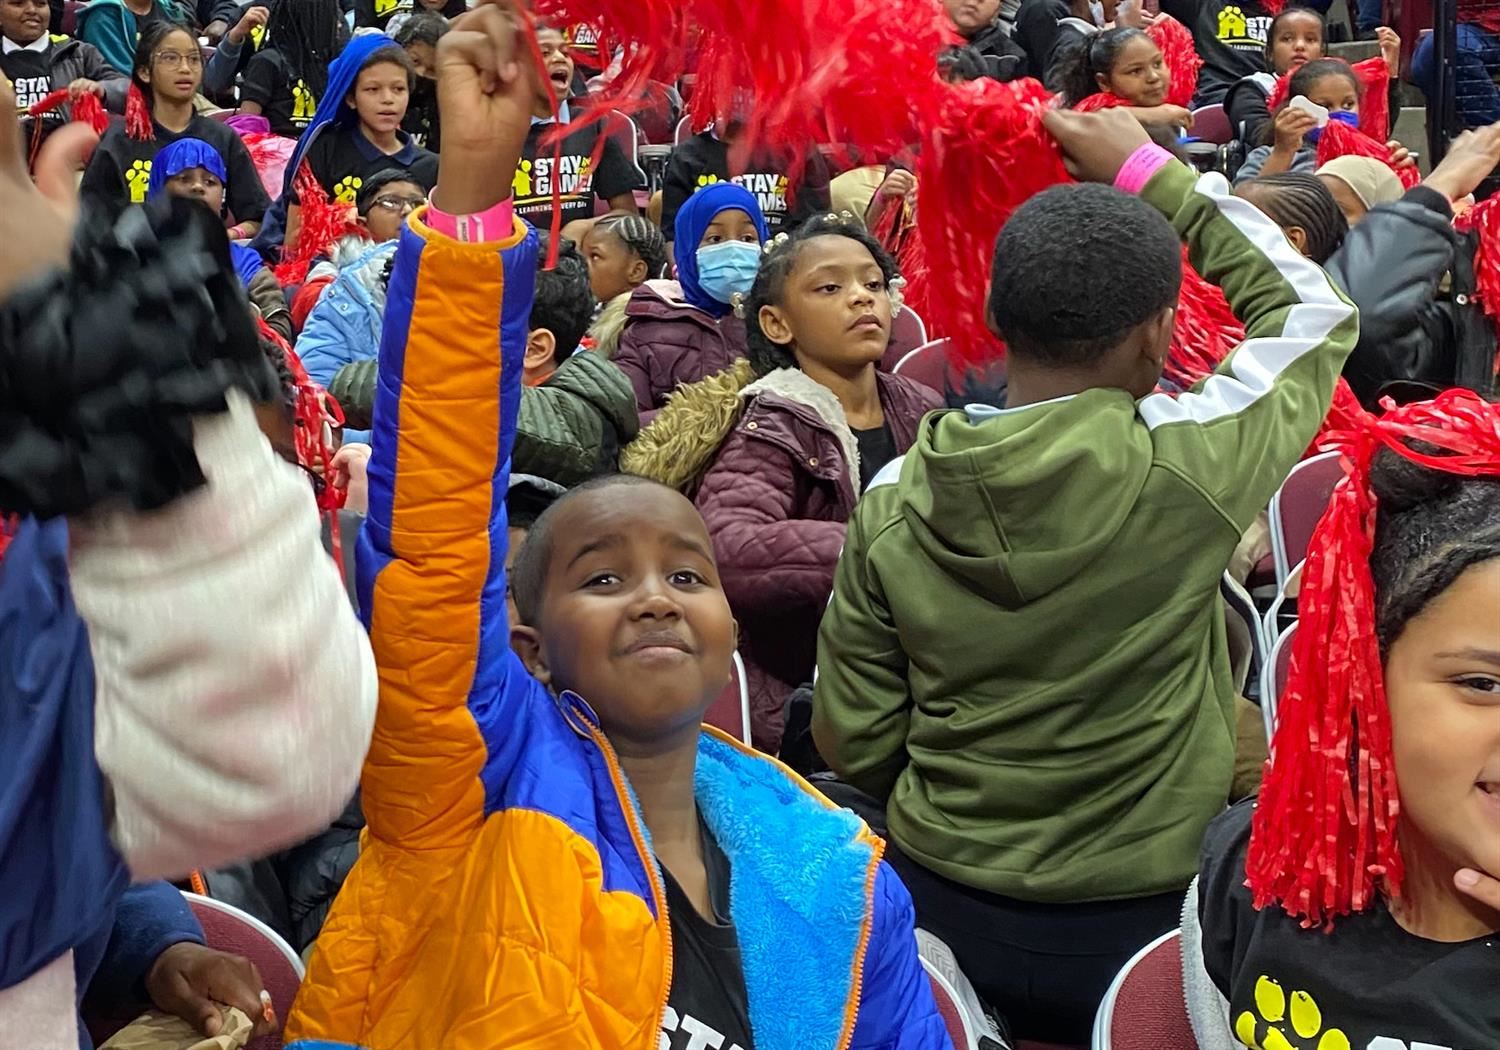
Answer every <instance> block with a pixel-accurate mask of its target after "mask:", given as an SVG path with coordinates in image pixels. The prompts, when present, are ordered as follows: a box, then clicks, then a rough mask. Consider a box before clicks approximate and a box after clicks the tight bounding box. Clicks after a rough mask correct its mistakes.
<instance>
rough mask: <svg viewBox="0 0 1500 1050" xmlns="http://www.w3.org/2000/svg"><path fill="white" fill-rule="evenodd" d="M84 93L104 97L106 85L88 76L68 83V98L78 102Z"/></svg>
mask: <svg viewBox="0 0 1500 1050" xmlns="http://www.w3.org/2000/svg"><path fill="white" fill-rule="evenodd" d="M84 95H94V96H96V97H98V98H103V97H104V85H103V84H101V83H99V81H97V80H90V79H89V78H88V77H79V78H78V79H77V80H75V81H73V82H72V83H71V84H69V85H68V98H70V99H71V100H73V101H74V102H77V101H78V100H79V99H80V98H82V97H83V96H84Z"/></svg>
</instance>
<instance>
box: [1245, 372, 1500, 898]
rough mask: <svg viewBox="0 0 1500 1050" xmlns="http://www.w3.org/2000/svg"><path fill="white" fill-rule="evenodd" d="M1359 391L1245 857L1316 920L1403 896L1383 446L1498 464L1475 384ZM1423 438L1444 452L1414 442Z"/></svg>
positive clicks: (1416, 456)
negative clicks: (1375, 570) (1386, 405)
mask: <svg viewBox="0 0 1500 1050" xmlns="http://www.w3.org/2000/svg"><path fill="white" fill-rule="evenodd" d="M1352 401H1353V398H1352V395H1348V396H1346V397H1345V399H1344V400H1343V402H1342V403H1341V404H1337V405H1336V406H1335V410H1334V413H1333V414H1332V417H1331V418H1332V420H1333V422H1334V423H1335V424H1337V425H1339V426H1340V429H1334V430H1331V431H1330V432H1329V433H1328V434H1327V435H1326V436H1327V438H1328V440H1329V442H1330V443H1331V444H1332V445H1333V446H1334V447H1335V448H1337V449H1338V451H1339V452H1340V453H1342V456H1343V462H1344V470H1345V473H1346V475H1347V477H1346V478H1345V480H1344V481H1342V482H1340V483H1339V485H1338V487H1337V488H1336V489H1335V490H1334V493H1333V498H1332V500H1331V501H1330V502H1329V506H1328V510H1327V512H1326V513H1325V514H1324V515H1323V518H1322V520H1321V521H1319V523H1318V527H1317V529H1316V530H1315V532H1314V533H1313V538H1312V543H1311V544H1310V546H1309V548H1308V556H1307V561H1306V563H1305V566H1304V568H1303V571H1302V587H1301V592H1300V594H1299V597H1298V602H1297V606H1298V626H1297V635H1296V638H1295V640H1294V642H1293V645H1292V663H1291V672H1290V676H1289V678H1288V680H1287V687H1286V690H1285V693H1284V695H1283V696H1282V698H1281V702H1280V703H1279V704H1278V706H1277V727H1276V736H1275V739H1274V740H1273V742H1272V747H1271V760H1270V762H1269V764H1268V765H1267V768H1266V775H1265V780H1264V782H1263V783H1262V786H1261V793H1260V802H1259V804H1258V805H1257V806H1256V810H1255V816H1254V824H1253V832H1252V834H1251V838H1250V848H1249V854H1248V856H1247V858H1246V864H1245V869H1246V876H1247V879H1246V885H1247V886H1249V887H1250V889H1251V890H1252V892H1253V894H1254V901H1255V906H1256V907H1257V908H1263V907H1265V906H1267V905H1268V904H1273V903H1274V904H1279V905H1280V906H1281V907H1282V908H1283V909H1284V910H1285V911H1286V912H1287V913H1288V914H1289V915H1292V916H1293V917H1295V918H1298V919H1300V920H1301V921H1302V924H1303V925H1304V926H1307V927H1314V926H1323V927H1325V928H1328V927H1331V926H1332V924H1333V921H1334V920H1335V919H1336V918H1337V917H1339V916H1341V915H1348V914H1351V913H1354V912H1359V911H1362V910H1364V909H1365V908H1367V907H1369V905H1370V904H1371V903H1372V901H1373V900H1374V897H1375V894H1376V893H1381V894H1384V895H1385V896H1387V897H1398V896H1400V893H1401V885H1402V880H1403V877H1404V869H1403V865H1402V858H1401V850H1400V844H1399V842H1398V840H1397V825H1398V818H1399V816H1400V812H1401V804H1400V795H1399V792H1398V786H1397V783H1396V773H1395V765H1394V762H1393V759H1392V744H1391V720H1390V713H1389V711H1388V710H1387V708H1386V702H1385V685H1384V679H1383V675H1382V668H1381V662H1380V650H1379V645H1378V642H1377V639H1376V637H1375V593H1374V583H1373V581H1372V580H1371V577H1370V550H1371V547H1372V545H1373V541H1374V532H1375V518H1376V505H1375V495H1374V493H1373V491H1372V490H1371V488H1370V481H1369V472H1370V464H1371V462H1372V461H1373V460H1374V458H1375V455H1376V453H1377V452H1378V451H1380V449H1381V448H1387V449H1391V450H1392V451H1394V452H1396V453H1398V454H1399V455H1402V456H1404V457H1406V458H1407V459H1410V460H1412V461H1414V462H1417V463H1420V464H1423V465H1424V466H1428V467H1431V468H1434V469H1437V470H1443V471H1447V472H1448V473H1452V474H1459V475H1464V476H1476V475H1496V474H1500V406H1497V405H1491V404H1488V403H1486V402H1485V401H1483V400H1482V399H1481V398H1480V397H1479V396H1478V395H1476V394H1474V393H1472V392H1470V391H1467V390H1449V391H1446V392H1444V393H1443V394H1441V395H1439V396H1438V398H1437V399H1436V400H1435V401H1430V402H1420V403H1417V404H1411V405H1404V406H1402V407H1400V408H1394V407H1393V408H1391V410H1390V411H1388V412H1387V413H1386V414H1385V415H1384V416H1382V417H1380V418H1379V419H1376V418H1375V417H1374V416H1371V415H1370V414H1369V413H1368V412H1365V411H1364V410H1363V409H1362V408H1360V407H1359V406H1358V405H1357V404H1352ZM1413 438H1420V439H1421V440H1422V441H1423V442H1426V443H1428V444H1430V445H1435V446H1437V448H1438V449H1440V450H1441V451H1442V453H1443V454H1440V455H1434V454H1426V453H1420V452H1416V451H1413V450H1412V448H1411V447H1410V446H1409V445H1408V444H1407V442H1408V441H1410V440H1411V439H1413Z"/></svg>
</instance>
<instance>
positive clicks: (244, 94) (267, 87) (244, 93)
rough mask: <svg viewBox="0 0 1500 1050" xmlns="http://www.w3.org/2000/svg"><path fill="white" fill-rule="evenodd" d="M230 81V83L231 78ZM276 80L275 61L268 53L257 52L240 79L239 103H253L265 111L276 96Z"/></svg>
mask: <svg viewBox="0 0 1500 1050" xmlns="http://www.w3.org/2000/svg"><path fill="white" fill-rule="evenodd" d="M215 57H217V56H215ZM230 79H231V82H232V81H233V77H232V76H231V78H230ZM278 79H279V77H278V76H277V69H276V59H274V58H272V57H271V53H270V52H269V51H261V52H258V53H257V54H256V55H255V56H254V57H252V58H251V59H250V62H249V64H248V65H246V66H245V75H244V76H243V77H242V78H241V79H240V101H241V102H254V103H255V104H256V105H258V106H260V108H261V109H262V110H265V109H266V108H267V107H268V106H270V104H271V97H272V96H273V95H274V94H276V82H277V80H278Z"/></svg>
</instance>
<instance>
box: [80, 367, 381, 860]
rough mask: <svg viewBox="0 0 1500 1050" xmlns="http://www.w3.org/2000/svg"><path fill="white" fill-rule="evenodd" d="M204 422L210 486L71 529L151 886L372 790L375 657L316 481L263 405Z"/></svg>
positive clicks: (123, 788)
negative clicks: (365, 785)
mask: <svg viewBox="0 0 1500 1050" xmlns="http://www.w3.org/2000/svg"><path fill="white" fill-rule="evenodd" d="M229 409H230V410H229V411H228V412H227V413H223V414H221V415H217V416H213V417H206V418H204V419H202V420H199V421H197V422H196V423H195V424H194V435H193V444H194V451H195V452H196V454H197V457H198V462H199V464H200V465H201V467H202V469H203V473H204V475H205V477H207V479H208V484H207V485H206V486H204V487H203V488H200V489H199V490H198V491H196V492H194V493H192V494H190V495H188V496H185V497H183V498H181V499H179V500H177V501H175V502H174V503H172V504H171V505H170V506H168V507H166V508H164V509H162V510H159V511H154V512H151V513H124V512H114V513H109V514H103V515H99V516H96V517H94V518H92V519H90V520H87V521H81V520H80V521H75V522H73V523H71V526H70V529H71V537H72V552H71V556H70V571H71V576H72V590H73V598H74V601H75V602H76V604H77V608H78V611H79V613H80V614H81V615H82V616H83V618H84V620H85V622H86V623H87V624H88V629H89V642H90V649H91V651H92V654H93V659H94V671H95V681H96V687H95V688H96V691H97V697H96V702H95V723H96V729H95V737H94V748H95V752H96V755H97V757H98V760H99V765H100V768H101V769H102V770H103V772H104V775H105V777H106V779H107V781H108V783H109V785H110V788H111V790H112V792H113V804H114V820H113V837H114V842H115V845H116V847H117V848H118V849H119V850H120V853H121V855H122V856H123V857H124V858H125V861H126V863H127V864H128V865H129V866H130V871H131V873H132V875H133V876H134V877H135V878H136V879H137V880H144V879H154V878H168V879H170V878H180V877H182V876H183V875H185V874H186V873H187V872H189V871H191V870H192V869H194V868H209V867H215V866H218V865H222V864H226V863H229V862H232V861H236V860H241V859H244V858H247V857H261V856H265V855H266V854H268V853H270V852H272V851H274V850H277V849H280V848H282V847H285V846H289V845H292V844H294V843H296V842H298V841H301V840H302V839H305V838H306V837H308V836H309V835H312V834H313V833H315V832H318V831H321V830H323V829H324V828H325V827H327V826H328V825H329V824H330V823H331V822H332V821H333V819H334V817H336V816H337V815H338V814H339V812H340V811H341V810H342V809H343V807H344V805H345V803H347V802H348V800H349V798H350V796H351V795H352V794H353V793H354V789H355V786H356V784H357V783H358V779H359V773H360V768H361V766H362V764H363V762H364V756H365V750H366V748H367V747H368V745H369V741H370V732H371V727H372V725H373V723H374V717H375V698H376V678H375V663H374V659H373V657H372V656H371V654H370V646H369V642H368V640H367V638H366V637H365V632H364V629H363V628H362V626H361V625H360V624H359V622H358V621H357V620H356V619H355V616H354V613H353V611H352V610H351V608H350V606H349V601H348V598H347V597H346V595H345V592H344V588H343V586H342V585H341V584H340V581H339V577H338V573H337V570H336V569H335V567H334V564H333V561H332V560H331V559H330V558H329V557H328V555H327V554H326V553H325V552H324V550H323V546H322V543H321V541H320V538H319V522H318V515H317V509H316V507H315V505H314V503H313V499H312V493H311V489H310V487H309V485H308V483H307V479H306V477H305V476H304V475H303V474H302V473H301V472H300V471H298V470H297V469H296V468H295V467H292V466H289V465H288V464H287V463H285V462H284V461H282V460H281V459H280V458H278V457H277V456H276V455H275V454H274V453H273V452H272V451H271V447H270V445H269V443H268V442H267V441H266V439H265V437H264V436H263V435H262V434H261V433H260V431H259V429H258V428H257V426H256V422H255V417H254V413H253V410H252V408H251V405H250V403H249V401H248V400H247V399H246V398H245V397H244V396H243V395H241V394H238V393H234V392H232V393H231V394H230V395H229Z"/></svg>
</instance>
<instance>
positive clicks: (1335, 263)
mask: <svg viewBox="0 0 1500 1050" xmlns="http://www.w3.org/2000/svg"><path fill="white" fill-rule="evenodd" d="M1452 215H1453V211H1452V208H1451V206H1450V205H1449V204H1448V199H1447V198H1446V197H1444V196H1443V195H1442V194H1441V193H1439V192H1437V191H1436V190H1433V189H1429V188H1428V187H1426V186H1416V187H1414V188H1413V189H1411V190H1408V191H1407V193H1406V196H1405V197H1403V198H1402V199H1401V200H1399V201H1393V202H1392V203H1390V204H1379V205H1376V206H1375V207H1374V208H1371V209H1370V211H1369V212H1368V213H1367V214H1366V215H1365V217H1364V218H1363V219H1361V220H1360V221H1359V223H1358V224H1357V225H1356V226H1355V227H1354V228H1353V229H1351V230H1350V231H1349V233H1348V236H1346V237H1345V238H1344V243H1343V245H1342V246H1340V248H1339V249H1338V251H1336V252H1334V253H1333V255H1331V256H1330V257H1329V259H1328V261H1327V262H1326V263H1324V264H1323V267H1324V269H1326V270H1327V271H1328V275H1329V276H1330V277H1332V278H1333V279H1334V281H1335V282H1336V283H1337V284H1338V285H1339V287H1341V288H1342V289H1343V290H1344V292H1345V294H1346V295H1348V296H1349V298H1350V300H1351V301H1352V302H1353V303H1354V305H1355V306H1356V307H1358V308H1359V343H1358V345H1357V346H1356V347H1355V349H1354V353H1352V354H1351V355H1349V361H1348V363H1347V364H1345V366H1344V377H1345V378H1346V379H1348V380H1349V386H1350V388H1351V389H1353V391H1354V393H1355V396H1357V397H1358V398H1359V399H1360V400H1361V401H1363V402H1365V403H1366V404H1370V403H1372V402H1373V401H1374V399H1375V397H1376V396H1377V394H1378V393H1379V391H1380V389H1381V387H1383V386H1385V385H1386V384H1387V383H1391V382H1396V381H1401V380H1418V381H1432V380H1434V379H1439V380H1440V379H1441V377H1440V376H1437V375H1436V372H1437V369H1436V368H1435V367H1434V365H1435V363H1436V361H1437V359H1438V358H1439V357H1440V356H1441V355H1440V351H1441V349H1442V348H1440V347H1439V346H1437V345H1435V344H1434V342H1433V338H1432V336H1431V334H1430V333H1428V332H1427V331H1426V330H1425V329H1424V328H1423V326H1422V324H1421V318H1422V316H1423V314H1424V313H1425V312H1426V311H1427V310H1429V309H1430V308H1431V307H1432V305H1433V302H1434V301H1435V300H1436V298H1437V294H1438V285H1439V284H1440V283H1441V282H1442V280H1443V276H1444V275H1445V274H1446V273H1447V272H1448V269H1449V267H1451V266H1452V265H1453V253H1454V251H1455V237H1454V234H1453V219H1452ZM1450 356H1451V355H1450ZM1449 378H1451V376H1450V377H1449Z"/></svg>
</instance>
